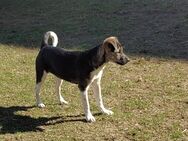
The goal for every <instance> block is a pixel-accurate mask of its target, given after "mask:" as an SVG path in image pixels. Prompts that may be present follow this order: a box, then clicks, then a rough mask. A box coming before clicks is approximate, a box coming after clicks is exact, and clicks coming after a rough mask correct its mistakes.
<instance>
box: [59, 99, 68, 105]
mask: <svg viewBox="0 0 188 141" xmlns="http://www.w3.org/2000/svg"><path fill="white" fill-rule="evenodd" d="M60 104H69V103H68V102H67V101H66V100H64V99H61V100H60Z"/></svg>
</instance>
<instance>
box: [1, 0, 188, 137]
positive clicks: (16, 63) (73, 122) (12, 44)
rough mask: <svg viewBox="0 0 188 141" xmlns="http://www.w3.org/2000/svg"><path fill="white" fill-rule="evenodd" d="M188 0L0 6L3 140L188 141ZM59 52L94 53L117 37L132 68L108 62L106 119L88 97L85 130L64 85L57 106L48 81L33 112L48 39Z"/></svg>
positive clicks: (77, 104) (76, 96) (38, 1)
mask: <svg viewBox="0 0 188 141" xmlns="http://www.w3.org/2000/svg"><path fill="white" fill-rule="evenodd" d="M187 6H188V1H187V0H181V1H178V0H166V1H164V0H144V1H138V0H127V1H124V0H111V1H109V0H105V1H99V0H96V1H89V2H88V1H85V0H79V1H78V0H69V1H67V0H64V1H62V0H56V1H50V0H45V2H44V1H42V0H33V1H29V0H25V1H24V2H23V1H20V0H17V1H11V0H0V13H1V15H0V19H1V20H0V27H1V30H0V35H1V36H0V86H1V89H0V140H5V141H14V140H23V141H25V140H26V141H27V140H55V141H57V140H128V141H129V140H131V141H146V140H149V141H150V140H156V141H167V140H169V141H170V140H174V141H176V140H179V141H183V140H185V141H186V140H188V110H187V109H188V96H187V92H188V65H187V59H188V48H187V46H188V40H187V39H188V32H187V31H188V14H187V13H188V8H187ZM48 30H53V31H55V32H56V33H57V34H58V37H59V40H60V46H61V47H64V48H67V49H76V50H77V49H79V50H80V49H81V50H84V49H88V48H92V47H94V46H96V45H98V44H100V43H101V42H102V41H103V40H104V39H105V38H106V37H108V36H111V35H114V36H117V37H118V38H119V39H120V41H121V42H122V43H123V44H124V45H125V49H126V53H127V54H128V56H130V58H131V62H130V63H128V64H127V65H126V66H124V67H122V66H118V65H116V64H112V63H109V64H107V67H106V69H105V72H104V77H103V78H102V94H103V97H104V103H105V106H106V107H108V108H111V109H112V110H113V111H114V115H113V116H106V115H102V114H101V113H100V112H99V111H98V109H97V107H96V104H95V103H96V102H95V100H94V97H93V95H92V92H90V93H91V94H90V95H89V98H90V103H91V108H92V112H93V114H94V115H95V117H96V120H97V121H96V122H95V123H87V122H86V121H85V118H84V115H83V109H82V107H81V100H80V93H79V91H78V88H77V86H76V85H73V84H70V83H68V82H64V83H63V85H62V94H63V95H64V96H65V99H66V100H67V101H68V102H69V105H59V104H58V102H57V97H56V95H55V94H54V92H55V90H54V79H53V76H52V75H50V76H49V77H48V78H47V81H46V82H45V87H43V90H42V98H43V100H44V103H45V104H46V106H47V107H46V108H44V109H39V108H37V107H35V98H34V84H35V66H34V62H35V58H36V56H37V53H38V51H39V49H38V47H39V46H40V43H41V39H42V34H43V33H44V32H45V31H48Z"/></svg>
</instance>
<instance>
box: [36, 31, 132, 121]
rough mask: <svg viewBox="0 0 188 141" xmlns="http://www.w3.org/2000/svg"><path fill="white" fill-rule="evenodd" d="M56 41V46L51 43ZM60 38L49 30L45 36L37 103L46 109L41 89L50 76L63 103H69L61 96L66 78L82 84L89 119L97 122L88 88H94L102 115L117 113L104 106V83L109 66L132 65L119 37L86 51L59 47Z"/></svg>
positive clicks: (38, 70) (38, 68) (38, 60)
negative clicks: (92, 111)
mask: <svg viewBox="0 0 188 141" xmlns="http://www.w3.org/2000/svg"><path fill="white" fill-rule="evenodd" d="M49 39H51V40H52V45H49V44H48V40H49ZM57 44H58V38H57V35H56V34H55V33H54V32H52V31H48V32H46V33H45V34H44V39H43V40H42V45H41V49H40V52H39V54H38V56H37V58H36V87H35V92H36V103H37V106H38V107H41V108H42V107H45V105H44V104H43V103H42V100H41V99H40V89H41V85H42V83H43V82H44V80H45V78H46V75H47V73H49V72H50V73H52V74H54V75H55V76H56V93H57V95H58V99H59V101H60V103H61V104H63V103H65V104H67V101H65V100H64V98H63V96H62V95H61V84H62V79H63V80H66V81H69V82H71V83H75V84H78V88H79V89H80V91H81V96H82V102H83V107H84V112H85V116H86V120H87V121H89V122H94V121H95V118H94V117H93V115H92V114H91V111H90V105H89V101H88V89H89V87H90V86H91V85H92V88H93V92H94V95H95V97H96V101H97V104H98V106H99V108H100V110H101V112H102V113H105V114H107V115H112V114H113V112H112V111H110V110H108V109H106V108H105V107H104V105H103V101H102V96H101V86H100V81H101V77H102V74H103V70H104V68H105V63H107V62H109V61H111V62H115V63H117V64H120V65H124V64H126V63H127V62H129V59H128V57H127V56H126V55H125V54H124V52H123V47H122V45H121V44H120V42H119V41H118V39H117V38H116V37H109V38H106V39H105V40H104V41H103V43H102V44H101V45H98V46H96V47H94V48H92V49H90V50H86V51H83V52H82V51H67V50H64V49H62V48H58V47H56V46H57Z"/></svg>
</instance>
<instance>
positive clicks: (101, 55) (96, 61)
mask: <svg viewBox="0 0 188 141" xmlns="http://www.w3.org/2000/svg"><path fill="white" fill-rule="evenodd" d="M89 52H90V53H91V54H92V55H91V60H90V63H91V66H92V67H93V70H96V69H98V68H100V67H101V66H103V65H104V64H105V63H106V59H105V51H104V48H102V46H101V45H98V46H96V47H95V48H93V49H91V50H90V51H89Z"/></svg>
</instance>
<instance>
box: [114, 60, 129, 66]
mask: <svg viewBox="0 0 188 141" xmlns="http://www.w3.org/2000/svg"><path fill="white" fill-rule="evenodd" d="M128 62H129V60H128V59H127V60H118V61H116V63H117V64H118V65H125V64H127V63H128Z"/></svg>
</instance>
